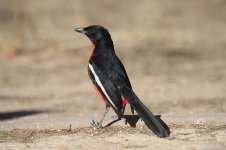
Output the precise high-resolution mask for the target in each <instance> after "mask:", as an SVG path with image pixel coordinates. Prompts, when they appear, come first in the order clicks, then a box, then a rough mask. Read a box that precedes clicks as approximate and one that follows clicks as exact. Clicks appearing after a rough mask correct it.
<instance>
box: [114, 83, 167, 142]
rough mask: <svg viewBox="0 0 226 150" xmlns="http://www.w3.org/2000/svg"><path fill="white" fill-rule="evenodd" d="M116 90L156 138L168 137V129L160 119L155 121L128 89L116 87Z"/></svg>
mask: <svg viewBox="0 0 226 150" xmlns="http://www.w3.org/2000/svg"><path fill="white" fill-rule="evenodd" d="M118 89H119V91H120V93H121V94H122V96H124V97H125V98H126V99H127V100H128V102H129V104H130V105H131V106H132V107H133V108H134V109H135V110H136V112H137V113H138V115H139V116H140V118H142V119H143V121H144V122H145V124H146V125H147V127H148V128H149V129H151V130H152V131H153V132H154V133H155V134H156V135H157V136H158V137H160V138H164V137H168V136H169V135H170V130H169V127H168V126H167V125H166V124H165V123H164V122H163V121H162V120H161V119H160V118H159V119H157V118H156V117H155V116H154V115H153V114H152V113H151V111H150V110H149V109H148V108H147V107H146V106H145V105H144V104H143V103H142V102H141V101H140V100H139V99H138V97H137V96H136V95H135V93H134V92H133V91H132V90H131V89H130V88H128V87H122V86H118Z"/></svg>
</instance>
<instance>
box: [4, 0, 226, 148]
mask: <svg viewBox="0 0 226 150" xmlns="http://www.w3.org/2000/svg"><path fill="white" fill-rule="evenodd" d="M1 2H2V3H1V6H0V35H1V36H0V48H1V49H0V87H1V89H0V149H6V150H9V149H18V150H20V149H22V150H24V149H60V150H68V149H82V150H83V149H84V150H85V149H94V148H96V149H100V150H102V149H184V150H193V149H198V150H224V149H226V92H225V91H226V86H225V85H226V59H225V58H226V51H225V49H226V45H225V40H226V28H225V25H226V21H225V20H226V19H225V16H226V15H225V14H226V11H225V2H224V1H223V0H218V1H213V0H205V1H202V0H200V1H191V2H185V3H182V2H180V0H171V1H168V2H165V3H163V1H159V0H156V1H155V0H153V1H145V3H129V2H128V1H124V2H122V3H120V5H118V3H117V1H112V2H103V1H99V2H98V3H96V2H95V3H94V2H88V1H73V0H71V1H70V0H69V1H67V3H65V2H63V1H60V0H56V1H51V0H49V1H40V2H35V1H34V2H30V1H29V2H28V1H26V0H25V1H23V3H18V2H17V1H14V2H15V3H12V5H11V3H10V5H9V2H8V1H1ZM22 4H23V5H22ZM17 5H18V6H20V7H18V8H23V9H22V10H20V9H18V8H17V7H16V6H17ZM6 6H8V7H9V8H10V9H5V8H7V7H6ZM87 6H92V7H89V8H90V9H85V10H84V9H82V8H85V7H86V8H87ZM127 6H128V7H127ZM15 8H17V9H15ZM125 8H127V9H125ZM96 9H98V11H103V12H104V13H103V12H102V13H96V12H97V10H96ZM11 11H12V12H11ZM15 12H17V13H19V15H15V14H14V13H15ZM219 12H220V13H219ZM17 13H16V14H17ZM4 14H5V15H4ZM6 14H7V15H6ZM98 14H99V15H98ZM2 16H3V17H2ZM5 16H7V17H5ZM109 16H111V17H109ZM71 18H74V20H73V19H71ZM115 20H118V21H117V22H116V21H115ZM93 23H97V24H103V25H106V26H107V27H109V29H110V31H111V33H112V37H113V40H114V41H115V48H116V53H117V54H118V56H119V57H120V58H121V60H122V61H123V63H124V64H125V67H126V69H127V72H128V75H129V76H130V79H131V83H132V86H133V89H134V91H135V92H136V94H137V95H138V96H139V98H140V99H141V100H142V101H143V102H144V103H145V105H146V106H147V107H148V108H150V110H151V111H152V112H153V113H154V114H156V115H162V119H163V120H164V121H165V122H166V123H167V124H168V125H169V127H170V129H171V135H170V137H168V138H166V139H159V138H157V137H156V136H155V135H153V133H152V132H151V131H149V130H148V129H147V128H146V127H145V125H144V123H143V122H142V121H139V122H138V123H137V127H136V128H131V127H130V126H129V125H128V124H127V125H125V124H124V121H123V120H121V121H119V122H117V123H115V124H113V125H112V126H110V127H108V128H104V129H103V130H95V129H93V128H91V127H90V122H91V120H92V119H96V120H98V119H99V118H100V116H101V114H102V112H103V111H104V109H105V106H104V103H103V102H102V100H100V98H99V97H98V96H97V95H96V93H95V92H94V89H93V88H92V84H91V81H90V80H89V78H88V75H87V61H88V59H89V56H90V53H91V50H92V47H91V44H90V43H89V41H88V40H87V38H85V37H83V36H82V35H80V34H76V33H74V32H73V29H74V26H76V27H77V26H83V25H87V24H93ZM46 33H48V34H46ZM12 41H13V42H12ZM128 108H129V107H128ZM126 114H131V113H130V111H129V109H128V110H126ZM114 115H115V114H114V113H113V112H112V111H111V112H110V113H109V115H108V116H107V118H106V120H105V122H104V124H107V123H109V122H110V121H111V120H113V118H112V116H114Z"/></svg>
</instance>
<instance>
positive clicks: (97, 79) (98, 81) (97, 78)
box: [89, 64, 116, 108]
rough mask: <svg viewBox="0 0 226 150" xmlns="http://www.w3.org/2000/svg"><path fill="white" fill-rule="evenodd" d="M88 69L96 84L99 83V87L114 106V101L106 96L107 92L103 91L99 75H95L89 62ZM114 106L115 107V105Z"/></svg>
mask: <svg viewBox="0 0 226 150" xmlns="http://www.w3.org/2000/svg"><path fill="white" fill-rule="evenodd" d="M89 69H90V70H91V71H92V73H93V75H94V78H95V80H96V82H97V84H98V85H99V87H100V88H101V90H102V91H103V93H104V95H105V96H106V97H107V99H108V100H109V101H110V103H111V104H112V105H113V106H114V107H115V105H114V103H113V102H112V100H111V99H110V97H109V96H108V94H107V92H106V91H105V89H104V87H103V85H102V84H101V82H100V79H99V77H98V76H97V74H96V73H95V71H94V69H93V66H92V65H91V64H89ZM115 108H116V107H115Z"/></svg>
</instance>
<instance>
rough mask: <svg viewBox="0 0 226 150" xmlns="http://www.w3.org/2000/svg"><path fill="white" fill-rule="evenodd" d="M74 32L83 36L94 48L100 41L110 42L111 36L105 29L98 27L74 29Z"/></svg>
mask: <svg viewBox="0 0 226 150" xmlns="http://www.w3.org/2000/svg"><path fill="white" fill-rule="evenodd" d="M75 31H77V32H79V33H83V34H85V35H86V36H87V37H88V38H89V39H90V40H91V42H92V44H93V46H94V47H95V46H96V45H97V44H98V43H99V42H100V41H102V40H105V41H108V40H110V41H111V36H110V34H109V32H108V30H107V29H105V28H104V27H102V26H100V25H91V26H88V27H80V28H76V29H75Z"/></svg>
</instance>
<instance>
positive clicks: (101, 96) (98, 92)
mask: <svg viewBox="0 0 226 150" xmlns="http://www.w3.org/2000/svg"><path fill="white" fill-rule="evenodd" d="M93 87H94V89H95V91H96V92H97V94H98V95H99V96H100V98H101V99H103V101H104V102H105V103H106V104H107V101H106V99H105V98H104V96H103V95H102V94H101V93H100V91H99V89H98V88H97V87H96V85H95V84H93Z"/></svg>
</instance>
